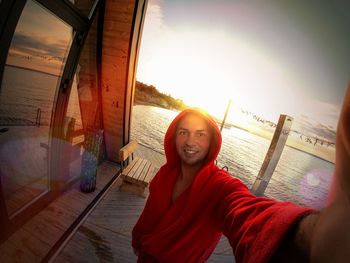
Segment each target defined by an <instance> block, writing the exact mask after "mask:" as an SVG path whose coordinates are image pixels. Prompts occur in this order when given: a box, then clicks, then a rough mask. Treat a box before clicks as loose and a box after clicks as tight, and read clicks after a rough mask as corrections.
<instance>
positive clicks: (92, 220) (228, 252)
mask: <svg viewBox="0 0 350 263" xmlns="http://www.w3.org/2000/svg"><path fill="white" fill-rule="evenodd" d="M136 155H139V156H141V157H142V158H146V159H148V160H150V161H152V162H153V163H154V164H155V166H157V167H160V166H161V165H162V164H163V163H164V162H165V156H164V155H162V154H158V153H156V152H154V151H152V150H151V149H148V148H146V147H143V146H140V147H139V149H138V151H137V152H136ZM120 183H121V180H120V179H118V180H116V181H115V182H114V184H113V185H112V187H111V188H110V190H109V191H108V193H107V194H106V195H105V196H104V198H103V199H102V200H101V201H100V202H99V204H98V205H97V206H96V207H95V208H94V210H93V211H92V212H91V214H90V215H89V216H88V217H87V218H86V220H85V221H84V222H83V223H82V224H81V226H80V227H79V228H78V229H77V231H76V232H75V234H74V235H73V236H72V237H71V238H70V240H68V242H67V243H66V245H65V246H64V247H63V248H62V250H61V251H59V253H58V255H57V256H56V257H55V258H54V259H53V260H52V261H53V262H57V263H61V262H62V263H63V262H136V260H137V258H136V256H135V255H134V253H133V251H132V247H131V230H132V228H133V226H134V225H135V223H136V221H137V219H138V217H139V215H140V213H141V212H142V209H143V207H144V203H145V199H144V198H141V197H138V196H136V195H135V194H132V193H128V192H122V191H119V186H120ZM208 262H234V257H233V255H232V249H231V247H230V245H229V244H228V241H227V239H226V238H222V239H221V240H220V243H219V244H218V246H217V248H216V249H215V251H214V253H213V255H212V256H211V257H210V259H209V261H208Z"/></svg>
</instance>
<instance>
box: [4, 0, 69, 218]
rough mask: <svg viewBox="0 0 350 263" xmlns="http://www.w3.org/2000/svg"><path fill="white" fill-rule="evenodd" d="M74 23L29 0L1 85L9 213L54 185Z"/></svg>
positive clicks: (5, 194)
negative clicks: (56, 117)
mask: <svg viewBox="0 0 350 263" xmlns="http://www.w3.org/2000/svg"><path fill="white" fill-rule="evenodd" d="M72 37H73V28H72V27H71V26H70V25H68V24H67V23H65V22H64V21H62V20H61V19H59V18H58V17H57V16H55V15H54V14H53V13H51V12H50V11H49V10H47V9H45V8H44V7H42V6H41V5H39V4H38V3H37V2H35V1H31V0H30V1H27V2H26V4H25V7H24V9H23V12H22V15H21V17H20V19H19V21H18V23H17V27H16V30H15V33H14V35H13V38H12V41H11V45H10V49H9V52H8V56H7V59H6V65H5V68H4V73H3V78H2V83H1V89H0V175H1V185H2V190H3V196H4V197H3V198H4V200H5V204H6V208H7V214H8V216H9V217H10V218H11V217H12V216H14V215H15V214H16V213H18V212H19V211H21V209H23V208H24V207H25V206H26V205H28V204H30V203H32V202H34V201H35V200H37V199H38V198H39V197H40V196H42V195H43V194H45V193H47V192H48V191H50V172H49V171H50V167H49V164H50V154H49V153H50V142H49V139H50V130H51V128H52V119H53V114H54V111H55V107H54V106H55V105H56V100H57V94H58V88H59V84H60V81H61V77H62V71H63V68H64V66H65V62H66V59H67V55H68V51H69V48H70V46H71V42H72Z"/></svg>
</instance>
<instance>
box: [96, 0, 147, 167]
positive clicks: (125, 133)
mask: <svg viewBox="0 0 350 263" xmlns="http://www.w3.org/2000/svg"><path fill="white" fill-rule="evenodd" d="M146 4H147V3H146V1H144V0H139V1H138V0H118V1H115V0H107V1H106V8H105V10H106V11H105V18H104V31H103V48H102V115H103V125H104V132H105V143H106V153H107V158H108V159H109V160H111V161H118V151H119V149H120V148H121V147H122V146H123V145H125V144H126V143H127V142H128V141H129V135H130V130H129V128H130V120H131V118H130V116H131V111H132V101H133V90H134V83H135V70H136V62H137V54H138V49H139V42H140V37H141V31H142V24H143V19H142V17H143V16H144V12H145V10H146V8H143V7H144V5H146ZM135 21H136V22H135Z"/></svg>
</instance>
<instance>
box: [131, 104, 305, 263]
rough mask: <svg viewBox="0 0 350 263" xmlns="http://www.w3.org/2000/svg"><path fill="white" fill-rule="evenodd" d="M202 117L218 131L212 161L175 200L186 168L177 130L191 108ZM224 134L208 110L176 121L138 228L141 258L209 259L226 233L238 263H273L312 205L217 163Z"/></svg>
mask: <svg viewBox="0 0 350 263" xmlns="http://www.w3.org/2000/svg"><path fill="white" fill-rule="evenodd" d="M191 112H192V113H196V114H199V115H200V116H202V117H203V118H204V119H205V120H206V121H207V122H208V124H209V126H210V127H211V128H212V130H213V134H214V136H213V140H212V143H211V146H210V150H209V153H208V156H207V162H206V164H205V165H204V166H203V167H202V169H201V170H200V171H199V172H198V174H197V175H196V176H195V178H194V180H193V182H192V184H191V185H190V187H188V188H187V189H186V190H185V191H184V192H183V193H182V194H181V195H180V196H179V197H178V198H177V199H176V200H175V201H174V203H172V192H173V187H174V185H175V181H176V178H177V176H178V175H179V172H180V157H179V155H178V154H177V151H176V145H175V133H176V128H177V124H178V123H179V120H180V119H181V118H182V117H183V116H185V115H186V114H188V113H191ZM221 140H222V139H221V133H220V131H219V129H218V126H217V124H216V123H215V121H214V120H213V119H212V118H211V117H210V116H208V115H207V114H205V113H203V112H201V111H198V110H195V109H187V110H185V111H183V112H181V113H180V114H179V115H178V116H177V117H176V118H175V119H174V120H173V122H172V123H171V124H170V126H169V128H168V131H167V133H166V135H165V139H164V149H165V155H166V160H167V162H166V164H165V165H164V166H162V167H161V168H160V170H159V171H158V173H157V175H156V176H155V177H154V179H153V180H152V182H151V183H150V188H149V190H150V194H149V196H148V199H147V202H146V205H145V208H144V210H143V212H142V214H141V216H140V218H139V220H138V222H137V223H136V225H135V227H134V229H133V231H132V246H133V247H134V248H135V249H137V250H138V251H139V258H138V262H169V263H171V262H176V263H178V262H204V261H205V260H206V259H208V257H209V256H210V255H211V253H212V252H213V250H214V249H215V247H216V245H217V243H218V241H219V239H220V237H221V235H222V233H223V234H224V235H225V236H226V237H227V238H228V239H229V241H230V244H231V246H232V248H233V253H234V255H235V259H236V262H244V263H248V262H249V263H258V262H267V261H268V260H269V259H270V258H271V256H272V255H273V253H274V252H275V251H276V249H277V247H278V245H279V244H280V243H281V241H282V239H283V237H284V236H285V235H286V233H287V232H288V230H289V229H291V227H292V226H293V225H294V224H295V223H296V222H297V221H298V220H300V219H301V218H302V217H303V216H305V215H306V214H309V213H310V212H311V210H310V209H306V208H302V207H299V206H297V205H295V204H293V203H290V202H278V201H275V200H272V199H268V198H260V197H256V196H254V195H253V194H251V193H250V192H249V190H248V189H247V187H246V186H245V185H244V184H243V183H242V182H241V181H240V180H239V179H237V178H234V177H233V176H231V175H229V174H228V173H227V172H226V171H224V170H220V169H219V168H218V167H217V166H216V165H215V163H214V161H215V159H216V157H217V155H218V154H219V151H220V148H221Z"/></svg>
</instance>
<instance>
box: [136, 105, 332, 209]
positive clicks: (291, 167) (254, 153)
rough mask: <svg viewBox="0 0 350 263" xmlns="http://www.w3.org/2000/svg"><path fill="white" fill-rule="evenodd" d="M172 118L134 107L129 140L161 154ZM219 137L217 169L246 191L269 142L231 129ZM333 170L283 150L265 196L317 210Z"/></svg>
mask: <svg viewBox="0 0 350 263" xmlns="http://www.w3.org/2000/svg"><path fill="white" fill-rule="evenodd" d="M176 114H177V113H176V112H172V111H169V110H165V109H160V108H155V107H151V106H140V105H139V106H135V107H134V110H133V123H132V137H134V138H136V139H137V140H138V141H139V142H140V143H141V144H143V145H145V146H147V147H150V148H152V149H154V150H156V151H158V152H161V153H164V149H163V139H164V134H165V132H166V129H167V127H168V125H169V124H170V122H171V121H172V119H173V118H174V117H175V116H176ZM222 136H223V145H222V147H221V152H220V154H219V156H218V163H219V165H220V166H224V165H226V166H228V167H229V172H230V173H231V174H232V175H234V176H236V177H237V178H239V179H241V180H242V181H243V182H244V183H245V184H246V185H247V186H248V187H249V188H250V187H251V186H252V184H253V183H254V181H255V178H256V176H257V174H258V173H259V170H260V167H261V165H262V163H263V161H264V158H265V154H266V152H267V150H268V147H269V145H270V141H269V140H267V139H265V138H262V137H259V136H256V135H253V134H251V133H248V132H246V131H243V130H240V129H237V128H233V127H232V128H231V129H223V131H222ZM333 169H334V164H332V163H329V162H327V161H324V160H322V159H319V158H317V157H314V156H312V155H309V154H307V153H305V152H302V151H299V150H296V149H293V148H290V147H285V148H284V150H283V153H282V156H281V159H280V161H279V163H278V165H277V167H276V170H275V172H274V175H273V177H272V179H271V181H270V184H269V186H268V187H267V189H266V191H265V194H266V196H268V197H273V198H276V199H279V200H290V201H294V202H297V203H299V204H303V205H307V206H310V207H314V208H321V207H323V206H324V202H325V199H326V196H327V192H328V188H329V185H330V180H331V176H332V173H333Z"/></svg>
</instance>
